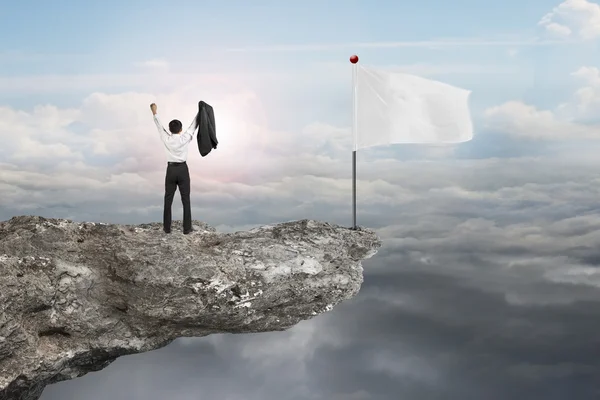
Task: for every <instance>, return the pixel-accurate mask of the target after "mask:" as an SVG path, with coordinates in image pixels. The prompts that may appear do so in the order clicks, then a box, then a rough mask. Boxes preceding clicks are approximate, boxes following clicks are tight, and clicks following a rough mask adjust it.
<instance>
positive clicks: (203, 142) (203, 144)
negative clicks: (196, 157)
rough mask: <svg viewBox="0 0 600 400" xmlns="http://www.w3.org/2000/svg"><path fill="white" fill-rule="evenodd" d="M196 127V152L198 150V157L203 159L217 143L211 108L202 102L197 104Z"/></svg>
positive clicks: (213, 115)
mask: <svg viewBox="0 0 600 400" xmlns="http://www.w3.org/2000/svg"><path fill="white" fill-rule="evenodd" d="M196 125H197V126H198V150H200V155H201V156H202V157H204V156H206V155H207V154H208V153H210V151H211V150H212V149H216V148H217V144H218V143H219V142H217V133H216V128H215V114H214V112H213V108H212V107H211V106H210V105H208V104H206V103H205V102H203V101H200V102H199V103H198V115H197V116H196Z"/></svg>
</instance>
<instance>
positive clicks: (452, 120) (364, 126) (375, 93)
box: [354, 65, 473, 150]
mask: <svg viewBox="0 0 600 400" xmlns="http://www.w3.org/2000/svg"><path fill="white" fill-rule="evenodd" d="M354 85H355V87H354V90H355V96H356V97H355V101H356V103H355V108H354V112H355V116H354V118H355V119H354V123H355V132H354V134H355V137H354V150H358V149H362V148H365V147H371V146H377V145H387V144H393V143H429V144H436V143H460V142H466V141H468V140H471V139H472V138H473V123H472V121H471V114H470V111H469V95H470V93H471V92H470V91H469V90H465V89H461V88H457V87H455V86H451V85H448V84H445V83H441V82H437V81H433V80H429V79H425V78H421V77H418V76H414V75H408V74H404V73H398V72H388V71H382V70H377V69H372V68H364V67H362V66H360V65H359V66H357V73H356V78H355V81H354Z"/></svg>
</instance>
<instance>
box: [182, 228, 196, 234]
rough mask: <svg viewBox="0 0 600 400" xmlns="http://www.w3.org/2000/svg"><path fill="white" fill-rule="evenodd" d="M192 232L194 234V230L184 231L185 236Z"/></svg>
mask: <svg viewBox="0 0 600 400" xmlns="http://www.w3.org/2000/svg"><path fill="white" fill-rule="evenodd" d="M192 232H194V229H190V230H189V231H183V234H184V235H187V234H188V233H192Z"/></svg>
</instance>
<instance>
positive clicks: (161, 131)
mask: <svg viewBox="0 0 600 400" xmlns="http://www.w3.org/2000/svg"><path fill="white" fill-rule="evenodd" d="M150 109H151V110H152V115H154V124H155V125H156V129H158V133H159V134H160V137H161V139H164V138H165V135H166V136H169V132H167V130H166V129H165V128H164V127H163V126H162V124H161V122H160V119H159V118H158V111H157V107H156V104H154V103H152V104H150Z"/></svg>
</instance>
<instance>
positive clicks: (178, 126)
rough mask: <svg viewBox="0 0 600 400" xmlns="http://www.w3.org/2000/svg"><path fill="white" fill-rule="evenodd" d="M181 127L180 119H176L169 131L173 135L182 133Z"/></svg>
mask: <svg viewBox="0 0 600 400" xmlns="http://www.w3.org/2000/svg"><path fill="white" fill-rule="evenodd" d="M181 127H182V125H181V121H179V120H178V119H174V120H173V121H171V122H169V130H170V131H171V133H179V132H181Z"/></svg>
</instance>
